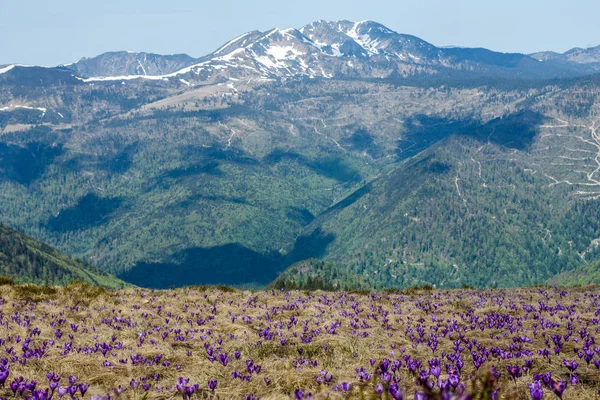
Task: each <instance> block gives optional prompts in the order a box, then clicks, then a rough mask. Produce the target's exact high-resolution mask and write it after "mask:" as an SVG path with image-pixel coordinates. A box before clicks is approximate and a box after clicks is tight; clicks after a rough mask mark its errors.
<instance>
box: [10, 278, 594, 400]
mask: <svg viewBox="0 0 600 400" xmlns="http://www.w3.org/2000/svg"><path fill="white" fill-rule="evenodd" d="M0 298H1V300H0V383H1V384H3V385H2V387H1V388H0V397H3V398H7V399H9V398H11V399H25V398H28V399H29V398H32V399H49V398H53V399H58V398H64V399H68V398H86V399H87V398H97V399H100V398H104V399H108V398H111V399H113V398H123V399H178V398H183V399H188V398H189V399H245V398H261V399H286V398H298V399H299V398H317V399H323V398H332V399H343V398H361V399H379V398H383V399H400V398H404V399H413V398H416V399H463V398H465V399H466V398H473V399H488V398H496V399H530V398H534V399H541V398H544V399H552V398H559V397H561V396H562V398H563V399H595V398H597V397H598V394H597V391H598V385H599V383H600V374H599V373H598V366H600V354H599V353H600V347H598V345H597V344H596V337H597V336H598V328H599V327H600V325H599V320H600V294H599V292H598V290H596V289H594V288H574V289H569V290H567V289H558V288H549V287H539V288H527V289H519V290H487V291H480V290H467V289H465V290H453V291H438V290H421V289H412V290H410V289H409V290H405V291H401V292H393V293H392V292H389V293H388V292H381V293H344V292H312V293H309V292H302V291H294V292H283V291H270V290H265V291H259V292H252V291H238V290H233V289H227V288H186V289H178V290H166V291H152V290H144V289H127V290H122V291H116V292H108V291H105V290H103V289H98V288H94V287H91V286H87V285H83V284H78V283H74V284H71V285H69V286H67V287H65V288H44V287H36V286H14V285H4V286H0ZM573 362H575V363H573ZM548 374H549V375H548Z"/></svg>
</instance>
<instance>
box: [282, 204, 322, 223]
mask: <svg viewBox="0 0 600 400" xmlns="http://www.w3.org/2000/svg"><path fill="white" fill-rule="evenodd" d="M286 216H287V217H288V218H289V219H291V220H293V221H298V222H300V223H301V224H302V225H308V224H309V223H311V222H312V220H314V219H315V216H314V215H313V214H312V213H311V212H310V211H308V210H307V209H306V208H300V207H288V211H287V213H286Z"/></svg>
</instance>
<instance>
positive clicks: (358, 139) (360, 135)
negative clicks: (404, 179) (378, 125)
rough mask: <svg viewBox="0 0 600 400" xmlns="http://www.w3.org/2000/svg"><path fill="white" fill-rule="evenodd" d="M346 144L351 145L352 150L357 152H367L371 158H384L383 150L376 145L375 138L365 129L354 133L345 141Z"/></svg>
mask: <svg viewBox="0 0 600 400" xmlns="http://www.w3.org/2000/svg"><path fill="white" fill-rule="evenodd" d="M344 143H346V144H348V145H350V148H351V149H352V150H354V151H357V152H361V153H362V152H365V153H367V154H368V155H369V156H370V157H371V158H375V159H377V158H379V157H381V156H382V154H383V151H382V149H381V148H380V147H379V146H378V145H377V143H375V138H374V137H373V135H372V134H371V132H369V131H368V130H366V129H365V128H360V129H357V130H356V131H354V133H353V134H352V135H351V136H350V137H349V138H348V139H346V140H345V141H344Z"/></svg>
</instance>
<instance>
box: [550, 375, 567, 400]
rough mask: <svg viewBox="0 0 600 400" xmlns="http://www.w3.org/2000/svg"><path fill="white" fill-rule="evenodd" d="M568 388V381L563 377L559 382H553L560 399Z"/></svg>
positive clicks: (553, 387) (554, 389)
mask: <svg viewBox="0 0 600 400" xmlns="http://www.w3.org/2000/svg"><path fill="white" fill-rule="evenodd" d="M566 388H567V382H565V381H563V380H562V379H561V380H560V381H559V382H557V381H553V382H552V391H553V392H554V394H555V395H557V396H558V398H560V399H562V395H563V392H564V391H565V389H566Z"/></svg>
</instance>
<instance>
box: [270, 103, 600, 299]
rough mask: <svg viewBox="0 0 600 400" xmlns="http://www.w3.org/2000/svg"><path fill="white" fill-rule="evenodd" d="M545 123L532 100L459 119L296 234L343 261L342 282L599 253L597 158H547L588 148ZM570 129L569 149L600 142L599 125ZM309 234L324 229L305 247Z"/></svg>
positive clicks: (507, 273) (523, 274)
mask: <svg viewBox="0 0 600 400" xmlns="http://www.w3.org/2000/svg"><path fill="white" fill-rule="evenodd" d="M552 126H554V125H553V124H552V121H551V120H548V119H546V117H543V116H541V115H538V114H536V113H535V112H532V111H528V112H520V113H517V114H514V115H513V116H508V117H504V118H502V119H497V120H492V121H490V122H488V123H486V124H484V125H481V126H477V125H468V126H463V127H460V128H458V129H457V133H456V134H454V135H452V136H450V137H448V138H446V139H443V140H441V141H440V142H438V143H436V144H434V145H433V146H431V147H430V148H428V149H427V150H425V151H424V152H422V153H421V154H419V155H418V156H416V157H414V158H411V159H409V160H406V161H405V162H402V163H400V164H398V165H396V166H394V168H393V169H391V170H390V171H389V172H387V173H385V174H381V176H380V177H378V178H377V179H375V180H373V181H372V182H370V183H369V184H367V185H366V186H364V187H363V188H361V189H359V190H358V191H357V192H355V193H354V194H353V195H351V196H349V197H348V198H346V199H344V200H342V201H341V202H339V203H338V204H336V205H335V206H333V207H332V208H330V209H329V210H327V211H325V212H324V213H322V214H321V215H320V216H318V217H317V218H316V219H315V220H314V221H313V222H312V223H311V224H310V226H309V228H308V229H307V231H306V233H305V235H304V236H302V237H300V240H304V241H305V240H306V239H305V238H308V237H311V238H313V241H312V242H309V244H310V245H309V246H307V248H306V249H305V254H308V255H311V256H313V257H319V258H321V259H323V260H325V261H327V262H329V263H333V264H334V265H336V266H337V267H338V268H341V269H343V270H345V271H346V273H347V272H348V271H350V272H351V274H350V276H353V275H354V276H355V277H356V278H353V279H352V280H351V281H350V282H344V281H342V282H341V285H342V286H345V287H353V286H358V287H377V288H384V287H406V286H412V285H422V284H435V285H437V286H441V287H457V286H460V285H462V284H469V285H472V286H476V287H490V286H502V287H506V286H518V285H532V284H537V283H543V282H545V281H546V280H548V279H550V278H551V277H553V276H555V275H556V274H559V273H562V272H564V271H568V270H571V269H573V268H575V267H576V266H578V265H581V264H582V262H583V261H582V258H583V259H589V258H593V257H594V255H595V254H597V253H598V249H597V246H593V245H592V244H593V243H595V241H596V240H597V238H598V237H600V213H599V211H598V206H599V205H600V202H599V201H598V196H591V193H594V195H595V194H596V192H595V190H593V189H595V188H596V187H597V186H598V185H600V183H598V182H597V181H596V180H595V179H594V177H593V175H594V174H595V171H596V172H597V169H596V168H597V164H595V162H594V160H593V158H592V157H590V158H585V160H587V164H583V163H582V165H581V166H575V164H573V165H571V166H569V167H568V168H565V166H564V164H562V165H561V163H560V162H559V161H553V160H563V161H565V162H567V163H568V162H569V160H573V161H572V162H576V161H581V160H584V158H575V156H574V155H573V154H571V155H559V154H556V153H553V151H550V150H549V148H550V146H551V145H552V144H556V138H554V137H553V135H552V134H548V132H549V131H548V129H555V128H551V127H552ZM563 126H565V125H563ZM592 126H595V124H592ZM571 132H572V134H573V136H574V138H580V140H581V141H580V143H581V144H582V145H584V147H580V146H579V145H578V144H577V143H575V142H573V143H572V145H573V147H572V148H569V152H571V153H579V154H580V155H581V154H582V152H584V151H586V152H587V151H588V150H586V149H585V148H586V147H587V145H588V144H591V145H590V147H591V148H592V149H594V148H595V146H597V144H596V143H597V140H598V138H597V137H596V136H593V135H595V133H593V132H595V131H593V132H592V134H593V135H592V137H591V138H590V139H589V140H590V142H588V143H586V140H587V139H585V137H584V136H578V135H579V134H582V135H584V134H585V133H584V131H581V133H580V132H576V131H571ZM588 134H589V132H588ZM558 135H559V136H560V137H564V136H567V135H564V134H561V133H558ZM563 135H564V136H563ZM562 141H563V146H565V145H566V142H567V141H566V140H565V139H564V138H563V139H562ZM549 145H550V146H549ZM566 146H570V145H566ZM593 154H594V155H597V148H596V149H595V152H593ZM555 157H556V158H555ZM559 166H560V170H559ZM577 168H581V169H583V170H587V172H586V173H587V174H590V173H591V174H592V176H590V175H583V174H579V176H577V175H578V174H573V171H572V169H577ZM558 173H560V174H561V175H562V176H561V175H558ZM569 174H570V175H571V177H570V178H566V175H569ZM563 177H564V178H565V179H564V180H562V178H563ZM588 178H589V179H591V181H590V180H588ZM586 188H587V189H586ZM582 227H585V228H584V229H582ZM315 236H316V237H319V238H328V240H327V242H326V243H325V249H324V250H323V248H322V247H321V248H319V250H318V252H319V253H318V254H311V246H313V244H312V243H318V241H315V240H314V237H315ZM331 270H332V269H331V268H329V269H326V270H324V272H323V273H327V274H329V275H331ZM312 275H313V278H319V273H318V272H314V273H313V274H312ZM295 276H298V272H297V270H294V269H292V270H291V271H286V272H284V273H283V274H282V276H280V278H279V281H288V280H291V281H293V280H294V279H298V278H294V277H295ZM304 276H306V273H305V274H304ZM321 279H323V277H321Z"/></svg>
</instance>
